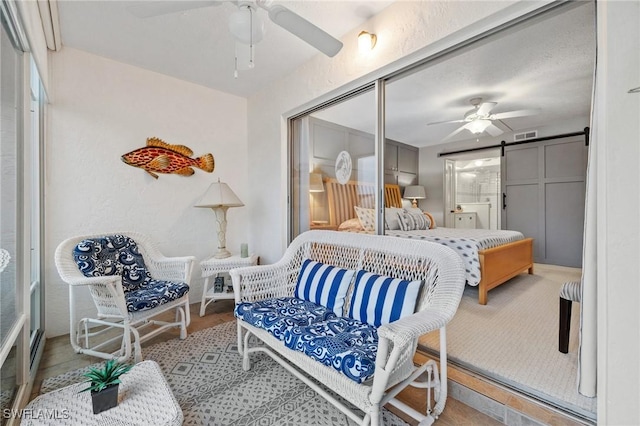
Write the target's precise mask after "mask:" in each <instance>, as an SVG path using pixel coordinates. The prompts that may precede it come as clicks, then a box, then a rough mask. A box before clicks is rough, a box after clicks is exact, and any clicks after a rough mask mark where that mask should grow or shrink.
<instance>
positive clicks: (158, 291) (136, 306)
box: [124, 279, 189, 312]
mask: <svg viewBox="0 0 640 426" xmlns="http://www.w3.org/2000/svg"><path fill="white" fill-rule="evenodd" d="M188 291H189V286H188V285H186V284H185V283H178V282H172V281H159V280H153V279H152V280H149V281H147V282H145V283H144V284H142V285H141V286H140V287H139V288H138V289H137V290H133V291H128V292H126V293H125V294H124V298H125V300H126V302H127V310H128V311H129V312H136V311H146V310H147V309H152V308H155V307H156V306H160V305H164V304H165V303H168V302H171V301H173V300H177V299H179V298H181V297H182V296H184V295H185V294H186V293H187V292H188Z"/></svg>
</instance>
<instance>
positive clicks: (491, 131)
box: [484, 123, 504, 136]
mask: <svg viewBox="0 0 640 426" xmlns="http://www.w3.org/2000/svg"><path fill="white" fill-rule="evenodd" d="M484 131H485V132H487V133H489V134H490V135H491V136H498V135H501V134H503V133H504V132H503V131H502V129H500V128H499V127H498V126H496V125H495V124H493V123H491V124H489V126H487V128H486V129H484Z"/></svg>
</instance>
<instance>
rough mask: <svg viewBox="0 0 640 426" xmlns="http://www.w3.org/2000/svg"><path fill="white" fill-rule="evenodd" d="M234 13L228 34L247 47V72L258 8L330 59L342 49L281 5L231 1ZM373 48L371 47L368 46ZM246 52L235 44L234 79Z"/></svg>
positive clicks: (170, 5)
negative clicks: (242, 55)
mask: <svg viewBox="0 0 640 426" xmlns="http://www.w3.org/2000/svg"><path fill="white" fill-rule="evenodd" d="M223 2H224V0H209V1H207V0H200V1H189V0H183V1H180V2H167V1H148V2H143V3H142V4H140V5H136V6H132V7H130V8H129V11H130V12H131V13H132V14H133V15H135V16H137V17H138V18H151V17H154V16H159V15H164V14H167V13H175V12H180V11H185V10H190V9H196V8H200V7H207V6H218V5H220V4H221V3H223ZM233 3H235V5H236V6H237V8H238V10H237V11H236V12H234V13H233V14H232V15H231V16H230V17H229V31H230V32H231V34H233V36H234V38H235V39H236V41H237V42H239V43H241V44H244V45H248V46H249V54H248V56H249V64H248V66H247V68H253V66H254V62H253V47H254V45H255V44H256V43H258V42H259V41H260V40H262V37H263V36H264V33H265V28H264V22H263V21H262V19H260V18H259V16H258V13H257V12H258V8H260V9H264V10H266V11H267V13H268V14H269V19H271V21H273V23H274V24H276V25H278V26H280V27H282V28H284V29H285V30H286V31H288V32H290V33H291V34H293V35H295V36H296V37H298V38H299V39H301V40H303V41H305V42H307V43H308V44H310V45H311V46H312V47H314V48H316V49H318V50H319V51H321V52H322V53H324V54H325V55H327V56H329V57H334V56H335V55H337V54H338V52H339V51H340V50H341V49H342V42H341V41H340V40H338V39H336V38H334V37H333V36H331V35H330V34H329V33H327V32H325V31H324V30H322V29H320V28H319V27H317V26H316V25H314V24H312V23H311V22H309V21H307V20H306V19H304V18H303V17H302V16H300V15H298V14H297V13H295V12H293V11H292V10H290V9H287V8H286V7H284V6H282V5H279V4H278V5H271V0H234V1H233ZM372 47H373V45H372ZM242 52H246V49H244V48H242V47H241V46H239V44H238V43H236V57H235V72H234V76H235V77H236V78H237V77H238V69H242V67H241V66H240V67H239V63H241V62H242V61H241V58H240V55H241V54H242Z"/></svg>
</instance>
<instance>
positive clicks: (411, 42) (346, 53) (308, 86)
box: [248, 1, 513, 262]
mask: <svg viewBox="0 0 640 426" xmlns="http://www.w3.org/2000/svg"><path fill="white" fill-rule="evenodd" d="M512 4H513V2H507V1H498V2H485V1H482V2H474V1H454V2H438V1H401V2H397V3H394V4H393V5H391V6H389V7H388V8H386V9H384V10H383V11H382V12H380V13H379V14H378V15H376V16H375V17H373V18H372V19H371V20H370V21H368V22H367V23H365V24H364V25H361V26H359V27H358V28H354V29H353V31H352V32H351V33H349V34H347V35H346V36H345V37H344V38H343V40H342V41H343V42H344V48H343V49H342V51H341V52H340V53H339V54H338V55H337V56H335V57H334V58H327V57H325V56H323V55H318V56H316V57H315V58H314V59H312V60H311V61H309V62H307V63H305V64H304V65H303V66H301V67H300V68H298V69H297V70H296V71H295V72H294V73H292V74H290V75H288V76H284V77H283V78H282V79H281V80H280V81H278V82H276V83H274V84H272V85H270V86H269V87H267V88H265V89H264V90H262V91H261V92H260V93H258V94H256V95H254V96H252V97H251V98H249V104H248V108H249V120H248V121H249V145H250V148H251V149H250V152H249V181H250V182H252V185H251V189H250V190H251V198H252V199H253V200H254V201H255V203H254V204H253V205H252V207H251V211H250V225H251V230H252V232H251V235H252V239H253V240H254V241H255V243H254V245H255V246H256V250H257V252H258V253H260V255H261V256H262V258H263V259H264V260H265V261H267V262H273V261H275V260H277V259H279V257H280V255H281V254H282V251H283V250H284V247H285V246H286V235H285V234H286V217H287V208H286V193H287V188H286V182H287V170H286V168H287V165H286V155H287V147H286V121H285V120H284V118H283V115H284V114H285V113H287V112H288V111H290V110H293V109H296V108H299V107H300V106H301V105H309V104H310V103H311V102H312V101H313V100H314V99H317V98H319V97H323V98H327V97H328V96H329V95H328V94H329V93H330V92H332V93H334V94H335V93H340V92H341V91H343V90H341V89H340V87H341V86H345V85H347V84H349V83H350V82H353V81H354V80H357V79H359V78H361V77H363V76H365V75H367V74H370V73H374V72H375V71H376V70H378V69H380V68H381V67H387V68H388V69H391V68H392V67H394V66H396V67H397V66H399V65H396V64H395V62H396V61H399V60H405V61H406V60H407V56H408V55H412V54H413V55H414V56H415V57H416V58H418V57H419V56H420V54H421V52H420V50H421V49H422V48H425V46H428V45H430V44H432V43H434V42H435V41H437V40H440V39H442V38H444V37H446V36H448V35H451V34H452V33H453V32H455V31H456V30H459V29H461V28H464V27H466V26H468V25H470V24H472V23H474V22H477V21H480V20H481V19H482V18H485V17H487V16H489V15H491V14H493V13H496V12H498V11H501V10H503V9H505V8H508V7H509V6H510V5H512ZM361 30H367V31H369V32H372V33H376V34H377V35H378V43H377V45H376V48H375V49H374V50H373V51H372V52H371V54H370V55H368V56H363V55H361V54H359V53H358V51H357V37H356V36H357V34H358V33H359V32H360V31H361ZM372 78H373V77H372ZM364 80H365V79H363V81H364Z"/></svg>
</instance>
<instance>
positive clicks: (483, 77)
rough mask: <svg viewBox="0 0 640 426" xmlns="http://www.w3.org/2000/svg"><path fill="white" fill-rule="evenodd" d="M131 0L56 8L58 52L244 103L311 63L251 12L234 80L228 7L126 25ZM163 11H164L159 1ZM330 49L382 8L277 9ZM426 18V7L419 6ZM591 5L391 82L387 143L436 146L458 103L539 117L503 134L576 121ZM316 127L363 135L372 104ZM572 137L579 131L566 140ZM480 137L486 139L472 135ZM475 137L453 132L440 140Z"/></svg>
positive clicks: (70, 2)
mask: <svg viewBox="0 0 640 426" xmlns="http://www.w3.org/2000/svg"><path fill="white" fill-rule="evenodd" d="M144 3H145V0H139V1H125V2H120V1H99V0H89V1H75V0H59V1H58V5H59V13H60V27H61V36H62V43H63V45H64V46H70V47H74V48H77V49H81V50H85V51H87V52H91V53H94V54H97V55H100V56H104V57H108V58H112V59H115V60H117V61H121V62H124V63H129V64H132V65H136V66H139V67H142V68H145V69H149V70H154V71H156V72H159V73H163V74H167V75H171V76H174V77H176V78H180V79H182V80H186V81H191V82H194V83H197V84H200V85H203V86H207V87H211V88H214V89H218V90H221V91H225V92H228V93H233V94H236V95H239V96H249V95H251V94H252V93H254V92H256V91H257V90H259V89H260V88H261V87H263V86H265V85H268V84H269V83H270V82H272V81H275V80H278V79H280V78H282V76H284V75H287V74H289V73H291V72H292V71H293V70H295V69H296V68H297V67H298V66H300V65H301V64H303V63H304V62H305V61H307V60H309V59H310V58H311V57H313V56H314V55H317V54H322V53H319V52H318V51H317V50H315V49H314V48H313V47H311V46H309V45H308V44H306V43H305V42H303V41H302V40H300V39H298V38H297V37H295V36H294V35H292V34H290V33H288V32H287V31H285V30H284V29H282V28H280V27H279V26H277V25H275V24H273V23H272V22H271V21H270V20H269V19H268V17H267V15H266V13H265V11H263V10H259V13H260V14H261V16H262V17H263V20H264V22H265V28H266V34H265V37H264V39H263V40H262V41H261V42H260V43H258V44H257V45H256V52H255V62H256V67H255V69H253V70H248V71H241V72H240V76H239V78H237V79H234V77H233V71H234V56H235V55H234V51H235V41H234V39H233V37H232V36H231V34H230V33H229V30H228V26H227V21H228V17H229V15H231V14H232V13H233V12H234V11H235V10H236V6H235V5H234V3H233V2H231V1H229V2H224V3H223V4H221V5H219V6H215V7H213V6H209V7H202V8H199V9H192V10H188V11H183V12H175V13H169V14H166V15H160V16H155V17H151V18H137V17H136V16H134V15H133V14H132V13H131V9H130V8H131V7H132V6H136V5H138V6H139V5H140V4H144ZM167 3H168V2H167ZM276 3H278V4H283V5H285V6H286V7H288V8H290V9H291V10H293V11H294V12H296V13H298V14H299V15H301V16H303V17H305V18H306V19H308V20H310V21H312V22H313V23H314V24H316V25H318V26H319V27H321V28H322V29H324V30H325V31H327V32H328V33H330V34H331V35H333V36H334V37H336V38H338V39H340V38H341V37H342V36H343V35H344V34H346V33H348V32H349V31H353V30H354V29H357V27H358V26H360V25H361V24H362V23H363V22H365V21H367V20H368V19H369V18H370V17H372V16H373V15H375V14H376V13H378V12H380V11H381V10H382V9H384V8H385V7H387V6H388V5H389V4H391V3H393V1H391V0H388V1H323V0H304V1H277V2H276ZM424 7H429V2H425V3H424ZM594 10H595V6H594V3H593V2H591V1H590V2H575V3H573V5H572V6H569V7H565V8H564V9H563V11H561V12H560V13H558V12H554V13H553V14H550V15H547V16H542V17H540V18H536V19H535V20H532V21H528V22H527V23H525V24H521V25H519V26H517V27H515V28H513V29H510V30H507V31H503V32H502V33H500V34H497V35H495V36H492V37H490V38H487V39H485V40H483V41H482V42H478V43H475V44H473V45H472V46H470V47H467V48H465V49H462V50H460V51H458V52H455V54H452V55H449V56H447V57H446V58H443V59H441V60H439V61H437V63H431V64H428V66H427V67H426V68H424V69H422V70H420V71H418V72H415V73H413V74H411V75H409V76H406V77H404V78H401V79H398V80H396V81H393V82H390V83H389V84H388V85H387V91H386V100H387V103H386V134H387V137H389V138H391V139H394V140H397V141H401V142H404V143H408V144H411V145H414V146H419V147H421V146H428V145H436V144H440V143H442V142H443V139H444V138H445V137H446V136H447V135H449V134H450V133H451V132H453V131H454V130H455V129H456V128H458V127H459V126H460V125H461V124H464V123H452V124H440V125H433V126H427V123H430V122H436V121H443V120H456V119H461V118H463V116H464V114H465V112H467V111H469V110H470V109H471V108H472V107H471V105H470V103H469V99H471V98H473V97H482V98H483V99H484V101H488V102H497V103H498V105H497V106H496V107H495V108H494V109H493V110H492V113H500V112H506V111H513V110H522V109H538V110H539V111H540V113H539V114H537V115H532V116H528V117H519V118H511V119H505V120H503V122H504V123H505V124H506V125H508V126H509V127H510V128H511V129H513V130H514V131H519V130H525V129H526V130H528V129H535V128H537V127H539V126H545V125H548V124H550V123H557V122H559V121H563V120H565V121H566V120H571V119H575V118H576V117H587V116H588V114H589V110H590V105H591V93H592V81H593V71H594V59H595V13H594ZM314 115H315V116H317V117H319V118H322V119H325V120H328V121H332V122H335V123H338V124H342V125H344V126H347V127H351V128H355V129H359V130H362V131H365V132H368V133H374V129H375V108H374V96H373V93H372V92H371V93H368V94H364V95H360V96H359V97H358V98H354V99H351V100H348V101H346V102H343V103H342V104H338V105H335V106H333V107H331V108H330V109H327V110H325V111H321V112H318V113H316V114H314ZM576 130H578V129H576ZM482 136H486V134H485V135H482ZM470 138H474V139H475V136H474V135H472V134H471V133H470V132H469V131H467V130H464V131H462V132H460V133H459V134H457V135H456V136H455V137H453V138H451V139H449V141H455V140H464V139H470Z"/></svg>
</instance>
